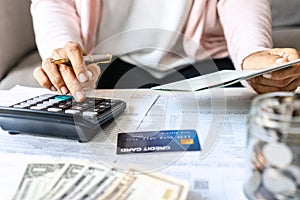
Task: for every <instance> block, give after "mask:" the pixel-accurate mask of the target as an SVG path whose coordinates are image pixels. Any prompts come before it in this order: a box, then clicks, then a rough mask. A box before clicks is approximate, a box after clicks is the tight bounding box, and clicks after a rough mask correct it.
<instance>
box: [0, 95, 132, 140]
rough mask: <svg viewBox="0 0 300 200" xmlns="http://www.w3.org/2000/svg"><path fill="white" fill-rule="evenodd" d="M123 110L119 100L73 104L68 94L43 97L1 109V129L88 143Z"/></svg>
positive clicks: (99, 100) (98, 100)
mask: <svg viewBox="0 0 300 200" xmlns="http://www.w3.org/2000/svg"><path fill="white" fill-rule="evenodd" d="M125 108H126V103H125V102H124V101H122V100H119V99H109V98H92V97H87V98H86V99H85V100H84V102H76V101H75V100H74V99H73V98H72V96H70V95H54V94H45V95H40V96H37V97H34V98H30V99H27V100H26V101H22V102H20V103H17V104H14V105H12V106H8V107H4V106H0V126H1V128H2V129H3V130H5V131H8V132H9V133H11V134H17V133H28V134H35V135H47V136H55V137H63V138H69V139H75V140H78V141H81V142H87V141H89V140H90V139H92V138H93V137H94V136H95V135H96V134H97V133H98V131H99V130H100V129H101V126H102V125H103V124H105V123H107V122H109V121H112V120H113V119H114V118H115V117H117V116H118V115H119V114H121V113H122V112H123V111H124V110H125Z"/></svg>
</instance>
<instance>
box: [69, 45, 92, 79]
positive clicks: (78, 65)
mask: <svg viewBox="0 0 300 200" xmlns="http://www.w3.org/2000/svg"><path fill="white" fill-rule="evenodd" d="M64 49H65V51H66V54H67V57H68V58H69V59H70V61H71V64H72V67H73V70H74V72H75V75H76V77H77V78H78V80H79V81H80V82H82V83H83V82H86V81H88V79H89V78H88V73H87V68H86V65H85V62H84V59H83V50H82V48H81V46H80V45H79V44H78V43H75V42H68V43H67V44H66V46H65V48H64Z"/></svg>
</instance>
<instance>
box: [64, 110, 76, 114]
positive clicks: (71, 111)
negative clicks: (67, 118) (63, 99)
mask: <svg viewBox="0 0 300 200" xmlns="http://www.w3.org/2000/svg"><path fill="white" fill-rule="evenodd" d="M65 113H68V114H76V113H80V111H79V110H65Z"/></svg>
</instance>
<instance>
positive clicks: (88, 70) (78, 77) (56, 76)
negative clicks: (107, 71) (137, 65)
mask: <svg viewBox="0 0 300 200" xmlns="http://www.w3.org/2000/svg"><path fill="white" fill-rule="evenodd" d="M84 54H85V53H84V51H83V48H82V47H81V46H80V45H79V44H78V43H76V42H68V43H67V44H66V45H65V46H64V47H63V48H61V49H56V50H54V51H53V53H52V57H51V58H48V59H46V60H45V61H44V62H43V64H42V66H41V67H37V68H36V69H35V70H34V72H33V76H34V78H35V79H36V80H37V81H38V82H39V84H40V85H41V86H42V87H44V88H47V89H50V90H52V91H58V92H60V93H61V94H67V93H69V92H70V93H71V94H72V95H73V96H74V98H75V100H76V101H79V102H81V101H83V100H84V99H85V92H84V90H90V89H93V88H94V87H95V84H96V82H97V80H98V77H99V75H100V69H99V67H98V66H97V65H96V64H91V65H88V66H86V65H85V62H84V59H83V55H84ZM60 58H68V59H69V60H70V61H71V65H72V66H68V65H66V64H54V63H52V61H53V60H56V59H60Z"/></svg>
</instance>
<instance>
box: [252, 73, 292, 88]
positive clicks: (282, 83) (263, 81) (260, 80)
mask: <svg viewBox="0 0 300 200" xmlns="http://www.w3.org/2000/svg"><path fill="white" fill-rule="evenodd" d="M294 80H295V77H292V78H286V79H282V80H274V79H268V78H264V77H263V76H259V77H255V78H252V79H250V83H253V84H258V85H264V86H273V87H278V88H284V87H286V86H288V85H289V84H290V83H291V82H293V81H294Z"/></svg>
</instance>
